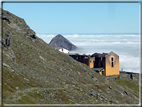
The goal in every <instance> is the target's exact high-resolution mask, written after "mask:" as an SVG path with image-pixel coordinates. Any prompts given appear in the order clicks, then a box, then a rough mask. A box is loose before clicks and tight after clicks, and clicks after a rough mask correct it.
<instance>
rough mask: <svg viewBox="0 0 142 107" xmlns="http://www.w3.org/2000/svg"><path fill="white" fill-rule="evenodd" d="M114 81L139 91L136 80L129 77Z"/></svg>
mask: <svg viewBox="0 0 142 107" xmlns="http://www.w3.org/2000/svg"><path fill="white" fill-rule="evenodd" d="M115 82H116V83H117V84H119V85H122V86H124V87H127V88H130V89H132V90H134V91H136V92H139V86H138V85H137V84H138V83H137V82H136V81H133V80H130V79H116V80H115Z"/></svg>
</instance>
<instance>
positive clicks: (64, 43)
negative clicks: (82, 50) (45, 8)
mask: <svg viewBox="0 0 142 107" xmlns="http://www.w3.org/2000/svg"><path fill="white" fill-rule="evenodd" d="M49 45H51V46H53V47H63V48H66V49H68V50H75V49H76V46H75V45H74V44H72V43H71V42H70V41H69V40H67V39H66V38H65V37H64V36H62V35H61V34H58V35H56V36H55V37H54V38H53V39H52V40H51V42H50V43H49Z"/></svg>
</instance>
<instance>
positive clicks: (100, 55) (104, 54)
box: [91, 53, 108, 57]
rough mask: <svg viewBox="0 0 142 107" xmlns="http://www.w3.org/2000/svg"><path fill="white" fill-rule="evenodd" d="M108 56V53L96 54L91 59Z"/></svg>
mask: <svg viewBox="0 0 142 107" xmlns="http://www.w3.org/2000/svg"><path fill="white" fill-rule="evenodd" d="M106 55H108V53H102V54H100V53H94V54H92V55H91V57H105V56H106Z"/></svg>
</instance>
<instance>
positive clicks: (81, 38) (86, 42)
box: [37, 34, 140, 72]
mask: <svg viewBox="0 0 142 107" xmlns="http://www.w3.org/2000/svg"><path fill="white" fill-rule="evenodd" d="M37 36H38V37H40V38H41V39H43V40H44V41H45V42H46V43H49V42H50V41H51V39H52V38H53V37H55V36H56V35H40V34H38V35H37ZM63 36H64V37H65V38H67V39H68V40H69V41H70V42H72V43H73V44H75V45H76V46H77V47H78V48H77V49H76V50H75V51H71V52H70V53H79V54H87V55H89V54H93V53H95V52H98V53H103V52H105V53H109V52H110V51H113V52H115V53H116V54H118V55H119V63H120V67H119V68H120V70H121V69H122V68H123V70H125V71H128V72H140V57H139V56H140V36H139V35H127V34H121V35H119V34H117V35H102V34H100V35H78V34H72V35H63Z"/></svg>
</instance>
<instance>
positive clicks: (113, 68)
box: [70, 52, 119, 76]
mask: <svg viewBox="0 0 142 107" xmlns="http://www.w3.org/2000/svg"><path fill="white" fill-rule="evenodd" d="M70 56H71V57H72V58H74V59H75V60H77V61H79V62H82V63H84V64H86V65H88V66H89V67H90V68H91V69H93V70H94V71H96V72H98V73H100V74H101V75H105V76H112V75H119V56H118V55H117V54H115V53H114V52H110V53H102V54H100V53H94V54H93V55H91V56H88V55H79V54H76V55H70Z"/></svg>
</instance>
